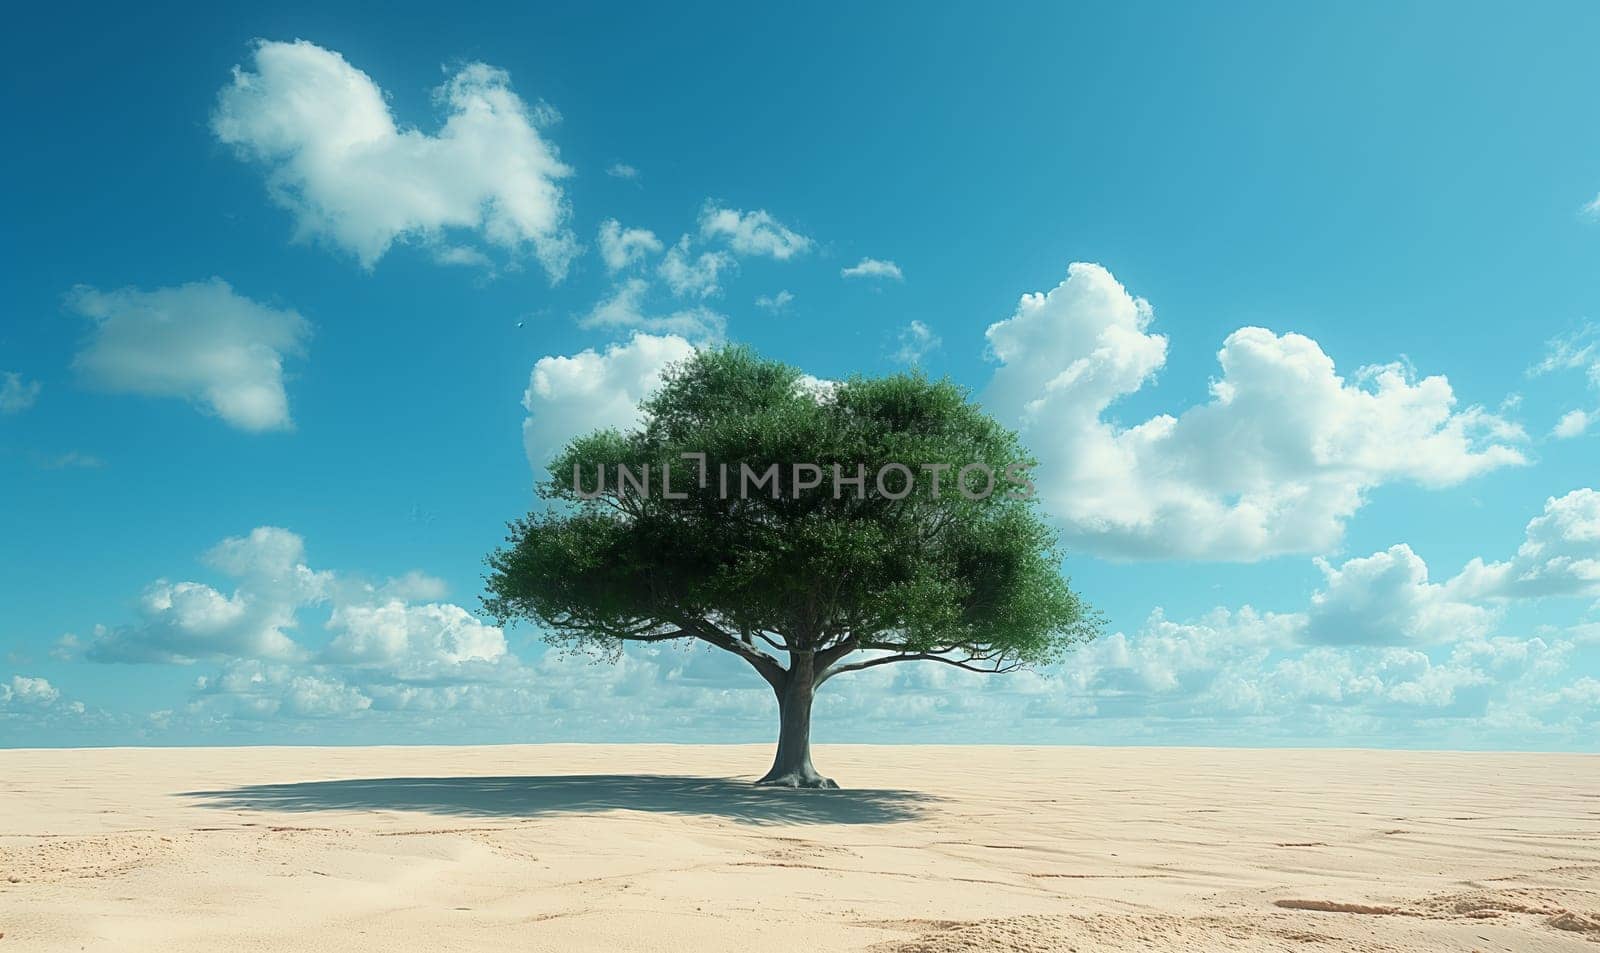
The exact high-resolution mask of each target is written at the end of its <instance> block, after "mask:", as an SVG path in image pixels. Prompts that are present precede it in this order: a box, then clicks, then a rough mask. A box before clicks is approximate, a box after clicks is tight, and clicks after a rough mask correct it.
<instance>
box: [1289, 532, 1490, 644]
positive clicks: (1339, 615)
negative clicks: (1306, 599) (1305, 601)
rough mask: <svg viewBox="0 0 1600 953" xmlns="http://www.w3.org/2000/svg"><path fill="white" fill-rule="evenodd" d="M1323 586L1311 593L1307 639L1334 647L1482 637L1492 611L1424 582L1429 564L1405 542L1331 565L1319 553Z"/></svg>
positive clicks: (1441, 587) (1442, 587)
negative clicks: (1339, 564) (1323, 580)
mask: <svg viewBox="0 0 1600 953" xmlns="http://www.w3.org/2000/svg"><path fill="white" fill-rule="evenodd" d="M1316 563H1317V566H1318V568H1320V569H1321V570H1322V573H1323V576H1324V577H1325V578H1326V588H1325V589H1323V590H1322V591H1320V592H1317V593H1315V594H1314V595H1312V597H1311V608H1310V611H1309V614H1308V621H1307V627H1306V637H1307V638H1309V639H1310V640H1311V641H1313V642H1323V643H1329V644H1339V645H1386V644H1399V643H1436V642H1454V641H1460V640H1464V639H1476V638H1481V637H1483V636H1485V635H1487V634H1488V633H1489V631H1490V630H1491V629H1492V627H1493V626H1494V623H1495V622H1496V620H1497V615H1496V613H1494V612H1493V611H1491V610H1489V609H1486V608H1483V607H1481V606H1477V605H1473V604H1470V603H1468V602H1465V601H1461V600H1460V599H1459V598H1458V597H1457V595H1456V594H1455V593H1454V591H1453V588H1452V587H1450V586H1446V585H1440V584H1436V583H1430V582H1429V581H1428V567H1427V564H1426V563H1424V562H1423V561H1422V558H1421V557H1420V556H1418V555H1417V554H1416V553H1414V552H1412V551H1411V547H1409V546H1407V545H1405V544H1404V543H1401V544H1398V545H1395V546H1391V547H1389V549H1388V550H1387V551H1384V552H1378V553H1373V554H1372V555H1371V556H1365V557H1361V558H1357V559H1351V560H1348V561H1347V562H1345V563H1344V564H1343V565H1341V566H1339V567H1337V568H1335V567H1334V566H1332V565H1330V564H1329V563H1328V562H1327V561H1326V560H1324V559H1321V558H1320V557H1319V558H1318V559H1317V560H1316Z"/></svg>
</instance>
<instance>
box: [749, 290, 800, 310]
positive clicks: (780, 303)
mask: <svg viewBox="0 0 1600 953" xmlns="http://www.w3.org/2000/svg"><path fill="white" fill-rule="evenodd" d="M793 303H794V293H793V292H791V291H789V290H788V289H784V290H782V291H779V292H778V293H777V294H770V295H761V296H759V297H757V298H756V307H758V308H760V309H761V310H763V311H768V312H771V313H772V314H782V313H783V312H785V311H787V310H789V305H791V304H793Z"/></svg>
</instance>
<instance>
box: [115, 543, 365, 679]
mask: <svg viewBox="0 0 1600 953" xmlns="http://www.w3.org/2000/svg"><path fill="white" fill-rule="evenodd" d="M203 562H204V563H205V564H206V565H208V566H209V567H211V568H212V569H215V570H217V571H219V572H221V573H222V574H224V575H226V576H229V577H231V578H233V579H237V580H239V585H238V586H237V587H236V588H235V589H234V591H233V592H232V593H231V594H230V593H224V592H222V591H220V590H218V589H215V588H213V587H211V586H209V585H206V584H204V583H199V582H189V581H184V582H176V583H174V582H169V581H167V580H165V579H158V580H156V581H155V582H154V583H151V584H150V585H149V586H148V587H146V589H145V591H144V594H143V596H142V597H141V598H140V600H139V615H140V621H139V622H137V623H135V624H132V625H123V626H117V627H114V628H101V629H100V630H99V631H97V633H96V635H95V639H94V641H93V642H92V643H91V644H90V646H89V651H88V658H89V659H91V660H93V661H99V662H163V663H169V664H170V663H177V664H187V663H191V662H196V661H217V660H225V659H230V658H252V659H277V660H289V659H297V658H302V657H304V656H305V654H306V652H305V650H304V649H302V648H301V646H299V645H298V644H297V643H296V642H295V641H294V639H293V638H292V637H291V636H290V635H289V633H290V632H291V631H292V630H294V629H295V628H296V626H297V625H298V622H297V618H296V614H297V613H298V611H299V610H300V609H302V608H304V607H307V606H311V605H315V604H317V603H319V602H322V601H323V600H324V599H326V598H327V597H328V596H329V595H330V594H331V586H332V583H333V577H332V574H331V573H326V572H317V571H315V570H312V569H311V568H310V567H309V566H307V565H306V562H305V542H304V540H302V539H301V538H300V537H299V536H298V535H296V534H295V533H292V532H290V531H288V530H286V529H281V528H278V527H274V526H262V527H258V528H256V529H254V530H252V531H251V532H250V533H249V535H247V536H236V537H230V538H228V539H225V540H223V541H222V542H221V543H218V544H217V545H216V546H215V547H214V548H213V549H212V550H211V551H210V552H208V553H207V554H206V555H205V557H204V559H203Z"/></svg>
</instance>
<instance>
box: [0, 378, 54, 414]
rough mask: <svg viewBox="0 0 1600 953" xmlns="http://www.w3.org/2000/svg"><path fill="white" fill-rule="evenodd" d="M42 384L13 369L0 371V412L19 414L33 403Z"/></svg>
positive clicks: (37, 397)
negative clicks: (24, 376) (25, 377)
mask: <svg viewBox="0 0 1600 953" xmlns="http://www.w3.org/2000/svg"><path fill="white" fill-rule="evenodd" d="M43 387H44V385H42V384H40V383H39V382H38V381H30V380H24V379H23V377H22V375H21V374H18V373H16V372H15V371H6V372H4V373H0V414H19V413H21V412H23V411H24V410H27V409H28V408H29V407H32V406H33V405H34V402H35V401H37V400H38V399H39V391H40V390H42V389H43Z"/></svg>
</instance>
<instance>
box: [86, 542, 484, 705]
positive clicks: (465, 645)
mask: <svg viewBox="0 0 1600 953" xmlns="http://www.w3.org/2000/svg"><path fill="white" fill-rule="evenodd" d="M203 562H204V563H205V564H206V565H207V566H209V567H210V568H212V569H215V570H217V571H218V572H221V573H223V574H225V575H227V576H229V577H232V578H234V579H236V580H238V584H237V587H236V588H235V589H234V591H233V593H232V594H231V595H225V594H224V593H222V592H221V591H219V590H217V589H215V588H213V587H211V586H209V585H206V584H204V583H199V582H179V583H169V582H167V581H166V580H157V581H156V582H155V583H153V584H152V585H151V586H150V587H149V588H147V589H146V591H145V594H144V597H143V600H142V602H141V607H140V615H141V620H140V621H139V622H138V623H136V624H134V625H128V626H122V627H118V628H113V629H106V628H104V627H97V631H96V634H95V638H94V640H93V641H92V642H91V644H90V645H89V649H88V652H87V657H88V658H89V659H90V660H92V661H100V662H159V663H168V664H186V663H192V662H196V661H214V662H222V663H225V664H226V665H227V666H228V667H227V668H226V669H225V670H224V672H223V675H222V676H221V677H220V679H218V680H211V681H209V682H208V681H206V680H202V682H201V688H202V690H203V691H204V692H208V693H212V694H216V693H222V694H226V695H229V696H234V698H235V701H236V702H237V703H238V704H239V705H242V706H243V708H244V709H245V710H251V711H260V712H261V713H264V714H272V713H275V712H277V711H279V710H280V708H281V707H282V706H283V705H287V706H288V709H289V710H291V711H293V712H297V713H300V714H306V715H310V714H335V713H346V712H349V711H355V710H361V709H363V708H365V707H366V705H365V704H362V703H361V701H360V698H359V697H357V696H361V695H362V693H361V692H356V693H355V694H351V693H349V692H345V691H344V690H343V689H342V688H341V687H340V686H341V684H342V682H343V681H344V680H345V678H346V676H347V675H349V674H350V673H351V672H355V671H360V672H362V673H365V674H364V675H363V676H362V678H363V679H380V680H381V679H383V678H401V679H424V680H438V679H444V680H447V681H450V680H462V679H467V680H472V679H475V678H479V677H482V672H483V670H484V669H485V668H486V667H488V668H492V667H494V666H496V665H499V664H501V663H503V662H505V661H507V659H508V658H509V656H508V653H507V649H506V640H505V635H504V634H503V633H502V632H501V631H500V629H498V628H496V627H495V626H491V625H486V624H484V623H483V622H481V621H479V620H478V619H477V618H475V617H474V616H473V615H472V614H471V613H469V612H467V610H465V609H463V608H461V607H460V606H457V605H452V604H450V603H446V602H441V601H439V600H440V599H441V598H442V597H443V595H444V589H445V586H444V583H443V582H442V581H441V580H439V579H436V578H433V577H431V576H428V575H426V574H423V573H420V572H415V571H413V572H409V573H406V574H404V575H402V576H400V577H398V578H394V579H389V580H387V581H386V582H383V583H382V584H376V585H375V584H372V583H369V582H365V581H363V580H361V579H359V578H354V577H350V576H347V575H343V574H339V573H335V572H332V571H327V570H314V569H312V568H310V567H309V566H308V565H307V564H306V557H305V542H304V540H303V539H301V537H300V536H298V535H297V534H295V533H292V532H290V531H289V530H286V529H281V528H279V527H275V526H261V527H257V528H256V529H254V530H252V531H251V532H250V533H249V534H247V535H245V536H237V537H231V538H229V539H225V540H223V541H222V542H220V543H218V544H217V545H216V546H215V547H213V548H212V549H211V550H210V551H209V552H207V553H206V554H205V556H204V559H203ZM418 599H425V600H428V601H426V602H421V603H418V602H415V601H413V600H418ZM318 606H325V607H327V608H326V611H327V617H326V621H325V623H324V625H323V629H324V630H325V631H326V632H327V633H329V635H330V638H329V639H328V641H327V642H326V644H325V645H323V646H322V647H321V648H320V649H317V648H315V647H312V646H308V645H306V644H302V643H301V642H297V641H296V640H294V639H293V638H291V637H290V634H289V633H291V632H293V631H296V630H297V629H298V628H299V622H300V619H299V616H300V614H301V613H302V612H304V611H306V610H309V609H312V608H315V607H318ZM62 648H63V650H64V651H67V652H75V650H76V648H77V642H76V640H75V639H74V640H72V642H71V643H70V644H68V643H67V642H66V641H65V640H64V641H63V643H62ZM241 680H242V681H241ZM246 683H248V686H247V685H246ZM249 686H254V687H249ZM363 697H364V696H363ZM366 704H370V699H369V700H368V701H367V703H366Z"/></svg>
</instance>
